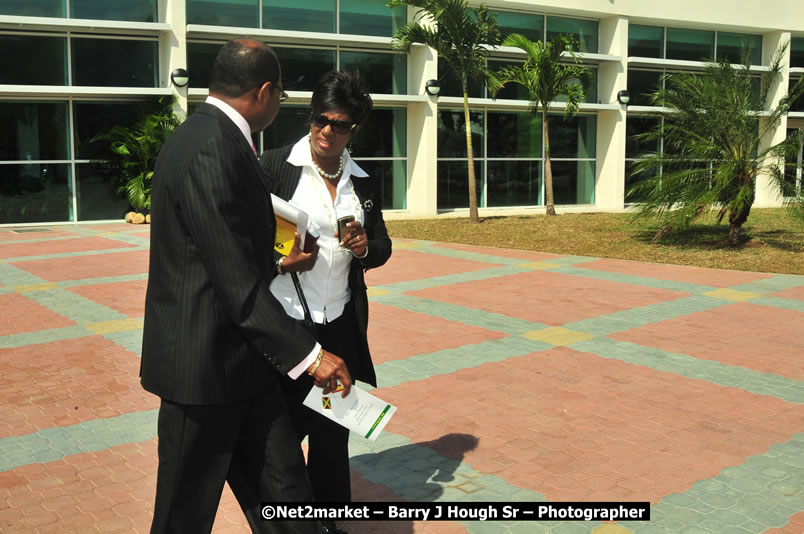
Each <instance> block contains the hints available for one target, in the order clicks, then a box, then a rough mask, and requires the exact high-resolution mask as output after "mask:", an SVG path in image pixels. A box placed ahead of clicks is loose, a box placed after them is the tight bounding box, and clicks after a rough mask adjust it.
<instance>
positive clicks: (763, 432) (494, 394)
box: [376, 347, 804, 503]
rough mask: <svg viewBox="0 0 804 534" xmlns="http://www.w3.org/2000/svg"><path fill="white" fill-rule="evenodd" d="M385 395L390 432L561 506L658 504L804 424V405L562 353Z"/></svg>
mask: <svg viewBox="0 0 804 534" xmlns="http://www.w3.org/2000/svg"><path fill="white" fill-rule="evenodd" d="M376 394H377V396H379V397H381V398H383V399H385V400H386V401H388V402H390V403H392V404H395V405H396V406H398V407H399V411H398V412H397V413H396V415H395V416H394V418H393V419H392V420H391V421H390V422H389V424H388V431H389V432H393V433H397V434H402V435H405V436H406V437H407V438H408V439H410V440H411V441H412V442H413V443H422V442H428V446H430V447H432V448H434V449H435V450H437V451H438V452H439V453H440V454H442V455H443V456H445V457H447V458H452V459H460V458H462V459H463V461H464V462H466V463H467V464H469V465H470V466H472V467H473V468H474V469H476V470H478V471H480V472H483V473H492V474H496V475H498V476H500V477H502V478H505V479H506V480H508V482H509V483H510V484H512V485H515V486H519V487H523V488H526V489H531V490H533V491H538V492H540V493H542V494H544V495H545V496H546V497H547V498H548V499H549V500H555V501H581V500H584V501H621V500H637V501H639V500H649V501H651V502H653V503H656V502H658V501H659V500H661V498H662V497H664V496H665V495H668V494H670V493H676V492H681V491H685V490H686V489H689V487H690V486H691V485H692V484H693V483H694V482H696V481H698V480H701V479H705V478H711V477H714V476H716V475H717V474H718V473H719V472H720V471H721V470H722V469H724V468H725V467H728V466H734V465H740V464H742V463H743V462H744V461H745V458H746V457H747V456H750V455H755V454H761V453H764V452H766V451H767V449H768V447H769V446H770V445H773V444H775V443H779V442H783V441H787V440H789V439H790V438H791V436H793V435H794V434H796V433H797V432H800V431H801V421H802V420H803V419H804V405H796V404H791V403H787V402H784V401H782V400H779V399H776V398H773V397H767V396H761V395H754V394H751V393H748V392H746V391H743V390H740V389H736V388H728V387H722V386H718V385H715V384H712V383H709V382H706V381H703V380H692V379H687V378H684V377H681V376H679V375H674V374H671V373H663V372H658V371H654V370H652V369H649V368H645V367H641V366H637V365H631V364H627V363H624V362H620V361H617V360H611V359H606V358H601V357H598V356H595V355H592V354H587V353H581V352H577V351H573V350H572V349H569V348H563V347H561V348H554V349H551V350H549V351H544V352H538V353H532V354H530V355H527V356H523V357H517V358H510V359H508V360H505V361H502V362H498V363H490V364H487V365H484V366H481V367H478V368H473V369H465V370H461V371H458V372H456V373H454V374H450V375H439V376H437V377H433V378H430V379H428V380H422V381H416V382H410V383H405V384H402V385H399V386H396V387H393V388H387V389H379V390H377V391H376ZM433 399H438V402H433ZM456 414H460V415H457V416H456ZM501 414H506V416H504V417H501ZM475 439H476V440H477V445H476V446H475V445H474V440H475Z"/></svg>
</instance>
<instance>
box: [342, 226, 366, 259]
mask: <svg viewBox="0 0 804 534" xmlns="http://www.w3.org/2000/svg"><path fill="white" fill-rule="evenodd" d="M346 226H347V227H348V228H349V234H348V235H346V236H338V237H339V238H340V240H341V246H342V247H343V248H345V249H348V250H349V251H350V252H351V253H352V254H354V255H355V256H358V257H360V256H363V255H364V254H365V252H366V247H367V246H368V235H367V234H366V230H365V228H363V226H362V225H361V224H360V222H359V221H352V222H350V223H349V224H347V225H346ZM335 234H336V235H337V232H335Z"/></svg>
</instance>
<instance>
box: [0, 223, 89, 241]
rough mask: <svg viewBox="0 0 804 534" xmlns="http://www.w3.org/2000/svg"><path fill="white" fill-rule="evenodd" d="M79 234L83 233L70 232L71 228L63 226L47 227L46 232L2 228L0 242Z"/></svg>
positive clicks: (55, 237)
mask: <svg viewBox="0 0 804 534" xmlns="http://www.w3.org/2000/svg"><path fill="white" fill-rule="evenodd" d="M37 228H40V227H37ZM17 230H24V228H18V229H17ZM77 235H81V234H77V233H75V232H70V231H69V230H65V229H62V228H50V229H46V230H45V231H44V232H22V233H17V232H15V231H14V230H11V229H0V243H5V242H8V241H29V240H31V239H57V238H60V237H73V236H77Z"/></svg>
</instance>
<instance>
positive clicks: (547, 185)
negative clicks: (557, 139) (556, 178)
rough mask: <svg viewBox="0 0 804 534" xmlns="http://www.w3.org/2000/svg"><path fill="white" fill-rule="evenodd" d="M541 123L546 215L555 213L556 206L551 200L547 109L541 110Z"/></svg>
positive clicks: (551, 174)
mask: <svg viewBox="0 0 804 534" xmlns="http://www.w3.org/2000/svg"><path fill="white" fill-rule="evenodd" d="M542 125H543V126H544V194H545V196H546V197H547V200H546V202H545V207H546V208H547V210H546V213H547V215H555V214H556V207H555V204H554V201H553V168H552V166H551V164H550V132H549V130H548V128H547V109H545V110H544V111H542Z"/></svg>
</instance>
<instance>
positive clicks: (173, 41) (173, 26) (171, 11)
mask: <svg viewBox="0 0 804 534" xmlns="http://www.w3.org/2000/svg"><path fill="white" fill-rule="evenodd" d="M159 21H160V22H166V23H168V24H170V31H169V32H166V33H164V34H162V35H161V36H160V38H159V67H160V68H159V79H160V87H170V88H171V89H172V90H173V96H174V97H175V98H176V107H175V111H176V114H177V115H179V116H181V117H186V116H187V89H188V87H189V86H185V87H176V86H174V85H173V83H172V82H171V81H170V73H171V72H173V69H178V68H183V69H186V70H187V71H188V72H189V69H187V16H186V8H185V0H159ZM189 74H190V77H192V75H193V73H192V72H189Z"/></svg>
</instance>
